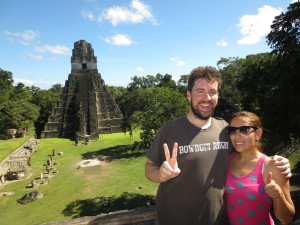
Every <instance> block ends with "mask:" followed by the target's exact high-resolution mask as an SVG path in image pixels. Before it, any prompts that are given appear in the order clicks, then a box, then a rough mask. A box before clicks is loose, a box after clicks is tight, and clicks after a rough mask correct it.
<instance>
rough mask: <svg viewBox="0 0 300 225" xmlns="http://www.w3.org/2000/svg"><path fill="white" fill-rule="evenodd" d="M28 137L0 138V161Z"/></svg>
mask: <svg viewBox="0 0 300 225" xmlns="http://www.w3.org/2000/svg"><path fill="white" fill-rule="evenodd" d="M29 138H30V137H29V136H27V137H25V138H15V139H8V140H0V162H1V161H2V160H4V159H5V158H6V157H7V156H9V155H10V154H11V153H12V152H13V151H14V150H16V149H17V148H19V147H20V146H22V144H24V142H26V141H27V140H28V139H29Z"/></svg>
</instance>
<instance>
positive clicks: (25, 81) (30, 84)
mask: <svg viewBox="0 0 300 225" xmlns="http://www.w3.org/2000/svg"><path fill="white" fill-rule="evenodd" d="M17 83H23V84H25V86H32V85H34V82H33V81H32V80H27V79H24V78H14V84H17Z"/></svg>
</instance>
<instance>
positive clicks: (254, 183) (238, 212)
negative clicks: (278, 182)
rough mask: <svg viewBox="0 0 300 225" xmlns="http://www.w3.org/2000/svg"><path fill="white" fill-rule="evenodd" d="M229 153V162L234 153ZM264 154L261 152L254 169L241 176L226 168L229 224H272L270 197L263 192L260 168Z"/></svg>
mask: <svg viewBox="0 0 300 225" xmlns="http://www.w3.org/2000/svg"><path fill="white" fill-rule="evenodd" d="M235 154H236V153H232V154H231V155H230V162H231V161H232V159H233V157H234V155H235ZM265 159H266V155H264V154H262V156H261V157H260V159H259V160H258V162H257V163H256V166H255V168H254V170H253V171H252V172H251V173H250V174H248V175H246V176H242V177H235V176H233V175H232V174H231V172H230V168H228V170H227V180H226V186H225V193H226V201H227V215H228V219H229V224H234V225H236V224H243V225H273V224H274V222H273V219H272V217H271V215H270V208H271V205H272V199H271V198H270V197H269V196H268V195H267V194H266V193H265V189H264V186H265V184H264V180H263V174H262V168H263V165H264V161H265Z"/></svg>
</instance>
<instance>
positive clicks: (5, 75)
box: [0, 69, 14, 111]
mask: <svg viewBox="0 0 300 225" xmlns="http://www.w3.org/2000/svg"><path fill="white" fill-rule="evenodd" d="M13 83H14V80H13V77H12V73H11V72H8V71H4V70H2V69H0V111H1V109H2V107H3V104H4V103H5V102H7V101H8V100H9V99H10V94H11V91H12V89H13Z"/></svg>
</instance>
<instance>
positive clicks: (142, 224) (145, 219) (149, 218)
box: [40, 207, 156, 225]
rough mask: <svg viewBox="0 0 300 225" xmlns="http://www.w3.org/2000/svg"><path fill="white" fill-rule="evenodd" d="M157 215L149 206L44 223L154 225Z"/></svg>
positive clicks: (46, 224)
mask: <svg viewBox="0 0 300 225" xmlns="http://www.w3.org/2000/svg"><path fill="white" fill-rule="evenodd" d="M155 217H156V210H155V208H154V207H147V208H139V209H134V210H128V211H127V210H124V211H117V212H113V213H110V214H102V215H98V216H87V217H81V218H77V219H71V220H62V221H56V222H51V223H43V225H104V224H107V225H125V224H126V225H154V224H155ZM40 225H42V224H40Z"/></svg>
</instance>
